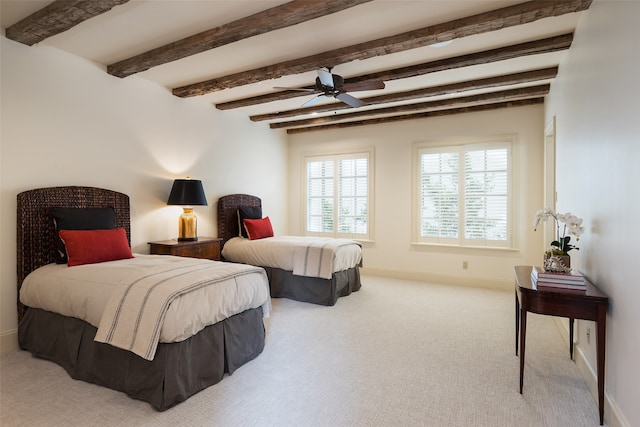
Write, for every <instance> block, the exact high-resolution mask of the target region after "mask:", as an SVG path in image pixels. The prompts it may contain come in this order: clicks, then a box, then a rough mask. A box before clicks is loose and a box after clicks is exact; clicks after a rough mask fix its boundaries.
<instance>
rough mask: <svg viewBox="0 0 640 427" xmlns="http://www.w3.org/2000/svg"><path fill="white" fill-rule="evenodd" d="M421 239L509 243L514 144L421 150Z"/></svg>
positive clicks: (448, 241) (419, 230)
mask: <svg viewBox="0 0 640 427" xmlns="http://www.w3.org/2000/svg"><path fill="white" fill-rule="evenodd" d="M417 153H418V159H417V161H418V165H419V167H418V168H417V171H418V176H417V177H416V179H417V182H418V185H417V188H418V198H419V200H418V203H417V206H418V215H417V217H418V220H417V227H416V228H417V241H418V242H424V243H438V244H450V245H459V246H495V247H509V246H510V233H509V229H510V223H509V222H510V221H509V218H510V212H509V211H510V209H509V206H510V200H509V198H510V192H509V188H510V165H509V159H510V144H509V143H508V142H503V143H493V144H482V145H480V144H471V145H464V146H454V147H439V148H427V147H423V148H420V149H419V150H418V151H417Z"/></svg>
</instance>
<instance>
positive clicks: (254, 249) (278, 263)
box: [222, 236, 362, 278]
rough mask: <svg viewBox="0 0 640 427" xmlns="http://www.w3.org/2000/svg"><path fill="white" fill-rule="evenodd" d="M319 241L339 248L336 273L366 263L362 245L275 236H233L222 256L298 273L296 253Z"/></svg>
mask: <svg viewBox="0 0 640 427" xmlns="http://www.w3.org/2000/svg"><path fill="white" fill-rule="evenodd" d="M318 242H320V243H321V244H322V243H323V242H325V243H329V242H330V244H331V245H332V246H334V247H335V250H334V252H333V258H332V266H331V269H330V271H331V272H332V273H335V272H337V271H342V270H347V269H349V268H353V267H355V266H357V265H359V264H360V262H361V260H362V248H361V246H360V244H359V243H358V242H355V241H353V240H347V239H328V238H323V237H310V236H275V237H268V238H265V239H258V240H249V239H245V238H243V237H233V238H231V239H229V240H228V241H227V242H226V243H225V244H224V247H223V249H222V256H224V258H225V259H227V260H229V261H233V262H242V263H245V264H251V265H259V266H263V267H275V268H280V269H282V270H287V271H294V268H295V267H296V251H298V254H300V249H301V248H302V249H304V248H307V247H309V245H317V244H318ZM345 243H349V244H345ZM317 277H321V276H317ZM325 278H326V277H325Z"/></svg>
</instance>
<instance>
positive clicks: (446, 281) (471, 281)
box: [360, 267, 513, 291]
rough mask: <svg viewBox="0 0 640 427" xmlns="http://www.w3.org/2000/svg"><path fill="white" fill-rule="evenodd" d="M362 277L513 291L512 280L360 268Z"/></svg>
mask: <svg viewBox="0 0 640 427" xmlns="http://www.w3.org/2000/svg"><path fill="white" fill-rule="evenodd" d="M360 272H361V273H362V274H364V275H370V276H378V277H389V278H392V279H400V280H412V281H417V282H428V283H438V284H443V285H455V286H467V287H473V288H484V289H497V290H501V291H505V290H513V280H493V279H480V278H477V277H464V276H445V275H439V274H431V273H419V272H412V271H399V270H386V269H377V268H368V267H363V268H361V270H360Z"/></svg>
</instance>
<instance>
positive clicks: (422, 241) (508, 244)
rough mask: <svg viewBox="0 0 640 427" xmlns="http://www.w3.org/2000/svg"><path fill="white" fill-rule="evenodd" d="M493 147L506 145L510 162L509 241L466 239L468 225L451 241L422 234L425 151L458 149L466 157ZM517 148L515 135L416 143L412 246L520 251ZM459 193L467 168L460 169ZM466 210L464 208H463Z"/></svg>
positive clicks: (461, 221) (462, 188)
mask: <svg viewBox="0 0 640 427" xmlns="http://www.w3.org/2000/svg"><path fill="white" fill-rule="evenodd" d="M491 148H506V149H507V157H508V165H507V240H506V241H505V242H504V243H502V242H501V241H485V240H483V241H481V242H484V244H479V243H478V242H477V241H475V240H471V239H465V238H464V228H462V229H461V231H462V232H461V233H460V236H459V237H458V238H457V239H447V241H440V242H436V241H433V240H430V239H428V238H423V237H422V236H420V225H421V222H420V198H421V190H422V188H421V176H420V171H421V164H420V161H421V157H420V156H421V153H422V152H423V151H424V150H429V151H432V152H434V153H436V152H441V153H448V152H452V151H457V152H458V153H461V154H462V155H463V156H464V153H465V152H466V151H475V150H488V149H491ZM516 149H517V139H516V136H515V135H498V136H494V137H488V138H483V139H461V140H455V141H442V140H437V141H421V142H416V143H414V144H413V153H412V172H411V181H412V188H411V245H415V246H439V247H451V248H463V249H497V250H516V249H517V248H516V247H515V240H516V236H515V235H514V230H515V229H516V227H515V221H516V217H517V216H516V214H515V212H514V206H516V200H515V195H516V193H515V192H514V188H515V186H516V180H515V174H514V170H517V165H516V159H517V156H516ZM458 179H459V183H460V187H459V194H460V192H461V191H464V171H459V178H458ZM461 209H462V210H461V212H463V207H462V208H461ZM459 223H461V224H462V223H464V217H461V218H460V219H459Z"/></svg>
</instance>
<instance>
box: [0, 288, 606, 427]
mask: <svg viewBox="0 0 640 427" xmlns="http://www.w3.org/2000/svg"><path fill="white" fill-rule="evenodd" d="M265 323H266V327H267V340H266V345H265V349H264V351H263V353H262V354H261V355H259V356H258V357H257V358H256V359H255V360H253V361H251V362H249V363H248V364H246V365H244V366H243V367H241V368H240V369H238V370H237V371H236V372H235V373H234V374H233V375H230V376H226V377H225V378H224V379H223V380H222V382H220V383H219V384H216V385H214V386H212V387H209V388H208V389H206V390H204V391H202V392H200V393H198V394H196V395H195V396H192V397H191V398H190V399H189V400H187V401H186V402H183V403H181V404H179V405H177V406H175V407H174V408H171V409H169V410H168V411H165V412H156V411H155V410H153V409H152V408H151V406H149V405H148V404H147V403H145V402H141V401H136V400H133V399H130V398H129V397H127V396H126V395H125V394H123V393H120V392H116V391H112V390H109V389H105V388H103V387H99V386H96V385H93V384H87V383H84V382H81V381H76V380H73V379H71V378H70V377H69V376H68V375H67V374H66V372H65V371H64V370H63V369H62V368H60V367H59V366H57V365H55V364H54V363H51V362H48V361H45V360H40V359H36V358H33V357H32V356H31V355H30V354H29V353H26V352H23V351H17V352H13V353H9V354H5V355H3V356H2V357H1V358H0V424H1V425H2V426H522V427H527V426H531V427H534V426H535V427H539V426H550V427H552V426H562V427H571V426H576V427H577V426H580V427H583V426H597V425H598V411H597V404H596V402H595V401H594V399H593V397H592V396H591V394H590V393H589V391H588V389H587V386H586V384H585V382H584V380H583V379H582V377H581V375H580V372H579V370H578V368H577V367H576V365H575V363H574V362H573V361H572V360H570V359H569V350H568V348H567V345H566V344H565V342H564V341H563V339H562V337H561V335H560V333H559V331H558V330H557V327H556V325H555V323H554V321H553V319H552V318H550V317H546V316H539V315H535V314H530V315H529V317H528V322H527V332H528V333H527V359H526V366H525V378H524V393H523V394H522V395H521V394H520V393H519V390H518V378H519V377H518V375H519V374H518V373H519V358H518V357H517V356H516V355H515V347H514V346H515V330H514V295H513V292H503V291H495V290H486V289H477V288H472V287H469V288H465V287H453V286H444V285H437V284H428V283H420V282H412V281H403V280H395V279H389V278H380V277H373V276H364V277H363V286H362V289H361V290H360V291H359V292H356V293H354V294H352V295H350V296H348V297H344V298H341V299H340V300H339V301H338V303H337V304H336V305H335V306H334V307H323V306H316V305H312V304H305V303H300V302H296V301H291V300H286V299H274V300H273V312H272V315H271V317H270V318H269V319H266V321H265Z"/></svg>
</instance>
